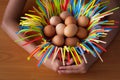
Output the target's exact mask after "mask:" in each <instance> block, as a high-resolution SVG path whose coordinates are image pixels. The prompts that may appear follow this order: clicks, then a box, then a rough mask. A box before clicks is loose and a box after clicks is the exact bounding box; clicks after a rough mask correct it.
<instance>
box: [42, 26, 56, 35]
mask: <svg viewBox="0 0 120 80" xmlns="http://www.w3.org/2000/svg"><path fill="white" fill-rule="evenodd" d="M44 34H45V36H47V37H53V36H54V35H55V34H56V32H55V27H54V26H52V25H47V26H45V27H44Z"/></svg>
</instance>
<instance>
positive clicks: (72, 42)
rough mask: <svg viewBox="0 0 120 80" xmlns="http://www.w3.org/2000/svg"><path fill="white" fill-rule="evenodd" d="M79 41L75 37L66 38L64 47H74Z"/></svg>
mask: <svg viewBox="0 0 120 80" xmlns="http://www.w3.org/2000/svg"><path fill="white" fill-rule="evenodd" d="M77 42H79V39H78V38H77V37H71V38H66V40H65V45H67V46H76V45H77Z"/></svg>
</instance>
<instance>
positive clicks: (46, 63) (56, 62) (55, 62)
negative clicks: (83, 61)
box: [43, 58, 61, 71]
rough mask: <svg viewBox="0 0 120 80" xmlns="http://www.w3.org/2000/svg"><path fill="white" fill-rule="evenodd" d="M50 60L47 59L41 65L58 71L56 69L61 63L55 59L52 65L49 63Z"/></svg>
mask: <svg viewBox="0 0 120 80" xmlns="http://www.w3.org/2000/svg"><path fill="white" fill-rule="evenodd" d="M51 61H52V58H50V59H48V60H47V61H46V62H45V63H43V64H44V65H45V66H46V67H48V68H50V69H52V70H53V71H58V68H59V67H60V66H61V62H60V61H59V60H58V59H56V60H55V61H54V62H53V63H51Z"/></svg>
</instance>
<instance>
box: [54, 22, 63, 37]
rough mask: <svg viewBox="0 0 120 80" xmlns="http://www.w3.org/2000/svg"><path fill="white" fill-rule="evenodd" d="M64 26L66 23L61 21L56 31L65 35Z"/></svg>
mask: <svg viewBox="0 0 120 80" xmlns="http://www.w3.org/2000/svg"><path fill="white" fill-rule="evenodd" d="M64 28H65V25H64V24H63V23H60V24H58V25H57V26H56V33H57V34H59V35H64Z"/></svg>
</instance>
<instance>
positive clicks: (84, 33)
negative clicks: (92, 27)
mask: <svg viewBox="0 0 120 80" xmlns="http://www.w3.org/2000/svg"><path fill="white" fill-rule="evenodd" d="M76 35H77V37H78V38H80V39H85V38H86V37H87V36H88V31H87V30H86V29H85V28H82V27H79V28H78V32H77V34H76Z"/></svg>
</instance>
